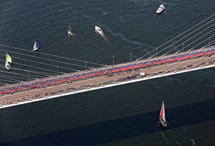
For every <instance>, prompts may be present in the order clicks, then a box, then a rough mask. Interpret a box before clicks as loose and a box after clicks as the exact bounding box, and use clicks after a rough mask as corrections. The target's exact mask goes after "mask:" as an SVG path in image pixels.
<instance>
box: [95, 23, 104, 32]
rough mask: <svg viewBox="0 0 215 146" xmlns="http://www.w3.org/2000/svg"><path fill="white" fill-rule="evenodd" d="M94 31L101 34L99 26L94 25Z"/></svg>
mask: <svg viewBox="0 0 215 146" xmlns="http://www.w3.org/2000/svg"><path fill="white" fill-rule="evenodd" d="M95 31H96V32H97V33H99V34H103V31H102V29H101V27H99V26H96V25H95Z"/></svg>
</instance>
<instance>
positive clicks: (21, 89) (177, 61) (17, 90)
mask: <svg viewBox="0 0 215 146" xmlns="http://www.w3.org/2000/svg"><path fill="white" fill-rule="evenodd" d="M214 20H215V14H213V15H211V16H210V17H208V18H206V19H205V20H203V21H201V22H200V23H198V24H196V25H195V26H193V27H191V28H189V29H187V30H186V31H184V32H183V33H181V34H179V35H177V36H176V37H174V38H172V39H171V40H169V41H167V42H166V43H164V44H162V45H161V46H160V47H157V48H155V49H153V50H152V51H151V52H148V53H146V54H145V55H144V56H140V57H138V58H137V59H136V60H134V61H132V60H131V61H130V62H126V63H121V64H116V65H114V64H112V65H102V64H97V63H92V62H86V61H82V62H83V63H84V65H82V66H81V67H83V68H84V69H83V70H81V71H79V70H78V69H74V68H70V67H64V66H63V67H62V66H57V67H56V71H55V73H56V74H55V75H53V74H49V73H50V70H49V69H47V68H45V67H44V68H40V67H38V66H35V67H34V69H36V70H37V69H38V70H39V69H43V72H39V71H35V70H33V69H32V70H30V69H25V70H23V69H21V68H16V67H12V69H14V70H17V72H9V73H8V72H6V71H1V72H2V73H4V75H2V77H1V78H2V79H1V80H0V81H1V83H2V84H1V86H0V108H6V107H11V106H16V105H21V104H26V103H31V102H36V101H41V100H47V99H52V98H57V97H62V96H65V95H71V94H77V93H82V92H88V91H92V90H98V89H102V88H108V87H113V86H118V85H124V84H128V83H134V82H139V81H143V80H149V79H155V78H160V77H164V76H170V75H175V74H180V73H185V72H191V71H196V70H201V69H207V68H211V67H214V66H215V41H214V40H215V36H214V30H215V29H214ZM0 46H2V47H7V48H8V49H9V48H15V47H10V46H7V45H2V44H0ZM16 49H17V50H22V51H25V50H24V49H21V48H16ZM0 50H1V51H8V50H5V49H0ZM10 52H12V51H11V50H10ZM12 53H14V54H17V55H20V54H21V53H20V52H19V51H16V52H12ZM43 55H46V56H48V54H45V53H44V54H43ZM49 56H50V55H49ZM52 56H54V57H60V56H55V55H52ZM30 57H31V56H30ZM17 59H18V58H17ZM46 59H47V57H46ZM48 61H52V60H51V59H48ZM74 61H81V60H74ZM61 63H64V64H67V65H68V64H69V65H71V63H68V62H61ZM89 64H93V65H100V67H90V66H89ZM18 65H20V66H21V65H25V66H28V64H21V63H20V64H18V63H17V66H18ZM43 65H47V63H43ZM48 65H49V66H53V65H51V64H48ZM72 65H73V64H72ZM14 66H15V65H14ZM79 66H80V65H79ZM53 67H55V66H53ZM60 68H61V69H62V68H63V69H65V70H66V69H67V70H73V71H75V72H68V73H65V72H60V71H59V69H60ZM22 71H25V72H27V76H23V74H22V73H21V72H22ZM45 71H47V72H45ZM8 74H9V75H11V76H10V77H11V78H12V79H11V80H10V81H11V82H10V83H7V84H6V83H4V82H3V81H4V78H5V77H6V78H7V77H9V75H8ZM7 81H8V80H7Z"/></svg>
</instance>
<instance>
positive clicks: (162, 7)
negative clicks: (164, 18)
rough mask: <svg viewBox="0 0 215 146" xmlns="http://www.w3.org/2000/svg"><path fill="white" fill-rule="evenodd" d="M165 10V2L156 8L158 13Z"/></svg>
mask: <svg viewBox="0 0 215 146" xmlns="http://www.w3.org/2000/svg"><path fill="white" fill-rule="evenodd" d="M164 10H165V6H164V5H163V4H161V5H160V6H159V8H158V9H157V10H156V13H157V14H160V13H162V12H163V11H164Z"/></svg>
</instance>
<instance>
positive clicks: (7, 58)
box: [6, 53, 12, 63]
mask: <svg viewBox="0 0 215 146" xmlns="http://www.w3.org/2000/svg"><path fill="white" fill-rule="evenodd" d="M6 61H7V62H9V63H12V58H11V56H10V55H9V54H8V53H6Z"/></svg>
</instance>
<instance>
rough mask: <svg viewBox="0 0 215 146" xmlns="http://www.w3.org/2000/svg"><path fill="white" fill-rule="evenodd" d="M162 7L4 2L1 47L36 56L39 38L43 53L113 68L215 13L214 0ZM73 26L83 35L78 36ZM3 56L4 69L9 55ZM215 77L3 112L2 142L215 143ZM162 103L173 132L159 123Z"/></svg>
mask: <svg viewBox="0 0 215 146" xmlns="http://www.w3.org/2000/svg"><path fill="white" fill-rule="evenodd" d="M162 2H163V3H164V4H165V5H166V11H165V12H164V13H163V14H162V15H160V16H157V15H156V14H155V10H156V9H157V7H158V6H159V4H160V2H159V1H156V0H154V1H153V0H150V1H149V0H124V1H122V0H118V1H116V0H108V1H107V0H91V1H89V0H79V1H69V0H55V1H51V0H46V1H33V0H29V1H26V2H24V1H15V0H8V1H2V2H1V4H0V10H1V11H0V20H1V21H0V44H6V45H10V46H16V47H20V48H25V49H29V50H30V51H31V50H32V43H33V41H34V40H37V41H38V42H39V43H40V46H41V50H40V51H41V52H42V53H48V54H53V55H60V56H64V57H69V58H76V59H81V60H87V61H92V62H96V63H101V64H112V56H113V55H114V56H115V63H121V62H126V61H129V59H130V53H131V52H132V54H133V56H132V57H133V59H137V58H138V57H140V56H142V55H144V54H145V53H146V52H148V51H150V50H152V49H154V48H155V47H157V46H159V45H161V44H162V43H164V42H166V41H168V40H169V39H171V38H172V37H174V36H176V35H177V34H179V33H181V32H183V31H185V30H186V29H188V28H189V27H191V26H193V25H195V24H196V23H198V22H200V21H202V20H203V19H205V18H207V17H208V16H210V15H212V14H213V13H214V6H215V3H214V1H213V0H208V1H201V0H191V1H186V0H173V1H166V0H165V1H162ZM69 23H70V24H71V25H72V28H73V31H74V32H75V33H76V36H75V38H72V39H71V38H68V37H67V28H68V24H69ZM94 25H99V26H101V27H102V28H103V31H104V33H105V35H106V37H107V40H104V39H103V38H101V37H99V36H98V35H96V34H95V32H94ZM0 49H6V50H7V49H8V50H10V51H12V50H11V49H10V48H7V47H0ZM14 50H15V51H18V50H16V49H14ZM18 52H20V53H22V52H21V51H18ZM0 53H1V59H2V60H1V61H0V63H1V64H4V61H3V60H4V53H5V52H4V51H2V50H0ZM11 54H12V55H13V56H15V57H21V55H20V54H13V53H11ZM37 55H38V56H40V55H41V56H42V57H44V56H43V55H42V54H37ZM26 59H29V60H30V59H32V60H34V58H26ZM14 60H15V63H14V64H15V65H14V67H20V68H21V66H19V64H16V60H17V62H18V63H20V62H21V63H23V60H22V61H20V62H19V60H18V59H16V58H15V59H14ZM35 60H36V59H35ZM26 68H27V67H25V68H24V69H26ZM1 69H3V68H2V67H1ZM49 69H51V68H49ZM62 71H63V70H62ZM214 75H215V70H214V69H208V70H203V71H197V72H192V73H186V74H182V75H176V76H171V77H165V78H161V79H156V80H150V81H144V82H140V83H135V84H129V85H124V86H119V87H113V88H109V89H102V90H98V91H92V92H89V93H83V94H78V95H72V96H66V97H60V98H57V99H52V100H47V101H43V102H37V103H32V104H27V105H21V106H17V107H12V108H8V109H2V110H1V111H0V143H1V145H21V146H23V145H24V146H27V145H35V146H38V145H75V146H77V145H123V146H124V145H141V146H142V145H171V146H172V145H192V141H193V140H194V141H195V144H196V145H214V143H215V140H214V130H215V119H214V115H215V111H214V110H213V108H214V106H215V100H214V95H215V90H214V88H215V76H214ZM162 100H165V104H166V114H167V120H168V121H169V124H170V125H169V128H168V129H166V130H163V129H161V128H159V127H158V125H157V120H158V114H159V110H160V106H161V102H162Z"/></svg>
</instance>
